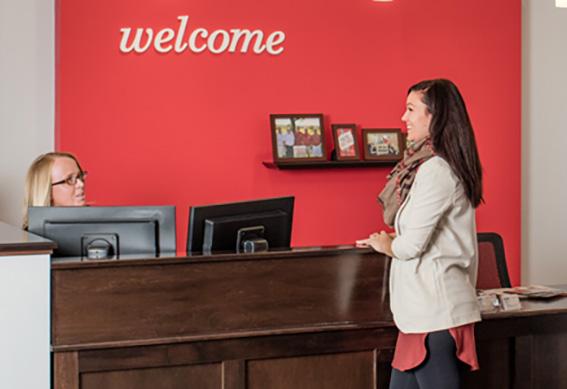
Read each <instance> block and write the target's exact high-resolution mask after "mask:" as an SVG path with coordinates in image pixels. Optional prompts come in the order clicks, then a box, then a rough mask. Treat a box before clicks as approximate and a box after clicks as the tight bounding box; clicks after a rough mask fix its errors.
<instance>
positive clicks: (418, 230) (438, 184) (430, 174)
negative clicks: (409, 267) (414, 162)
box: [392, 157, 457, 260]
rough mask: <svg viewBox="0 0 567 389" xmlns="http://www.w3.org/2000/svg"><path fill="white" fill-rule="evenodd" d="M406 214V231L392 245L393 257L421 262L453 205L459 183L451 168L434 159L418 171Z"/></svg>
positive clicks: (404, 227) (404, 228)
mask: <svg viewBox="0 0 567 389" xmlns="http://www.w3.org/2000/svg"><path fill="white" fill-rule="evenodd" d="M413 186H414V187H412V189H411V190H410V196H411V201H408V204H407V205H406V207H405V208H404V209H403V210H402V212H403V218H404V223H403V228H402V229H403V231H401V233H399V235H398V236H397V237H396V238H395V239H394V240H393V242H392V253H393V257H394V258H396V259H400V260H410V259H416V258H419V257H420V255H421V254H422V253H423V252H424V251H425V250H426V249H427V246H428V243H429V241H430V239H431V236H432V235H433V232H434V231H435V228H436V227H437V225H438V224H439V221H440V220H441V218H442V217H443V215H444V214H445V212H446V211H447V210H448V209H449V207H450V206H451V205H452V203H453V198H454V194H455V192H456V187H457V181H456V180H455V177H454V176H453V173H452V171H451V167H450V166H449V164H447V162H445V161H444V160H442V159H441V158H439V157H437V158H436V157H434V158H432V159H430V160H429V161H427V162H425V163H424V164H423V165H421V166H420V167H419V170H418V172H417V174H416V177H415V181H414V183H413Z"/></svg>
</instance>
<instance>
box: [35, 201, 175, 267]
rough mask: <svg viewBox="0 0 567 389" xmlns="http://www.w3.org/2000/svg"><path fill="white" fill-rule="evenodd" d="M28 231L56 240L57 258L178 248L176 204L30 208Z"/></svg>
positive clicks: (150, 253)
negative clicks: (176, 240) (176, 239)
mask: <svg viewBox="0 0 567 389" xmlns="http://www.w3.org/2000/svg"><path fill="white" fill-rule="evenodd" d="M29 232H32V233H34V234H37V235H40V236H43V237H45V238H47V239H50V240H53V241H55V242H56V243H57V249H56V250H55V251H54V253H53V256H54V257H85V258H120V255H128V254H142V255H148V256H159V255H160V254H164V253H174V252H175V249H176V247H175V207H174V206H129V207H30V209H29Z"/></svg>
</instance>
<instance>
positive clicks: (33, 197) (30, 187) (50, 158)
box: [22, 152, 83, 230]
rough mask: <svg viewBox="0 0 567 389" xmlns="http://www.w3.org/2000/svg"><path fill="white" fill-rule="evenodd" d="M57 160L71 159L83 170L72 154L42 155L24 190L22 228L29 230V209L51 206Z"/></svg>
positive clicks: (33, 168)
mask: <svg viewBox="0 0 567 389" xmlns="http://www.w3.org/2000/svg"><path fill="white" fill-rule="evenodd" d="M57 158H71V159H72V160H73V161H75V163H76V164H77V166H78V167H79V170H81V171H82V170H83V169H82V168H81V165H80V164H79V161H78V160H77V158H76V157H75V156H74V155H73V154H71V153H65V152H52V153H45V154H42V155H40V156H39V157H37V158H36V159H35V161H33V162H32V164H31V166H30V168H29V169H28V174H27V175H26V184H25V190H24V218H23V223H22V227H23V228H24V230H27V229H28V222H29V220H28V208H29V207H42V206H43V207H48V206H51V169H52V167H53V163H54V162H55V160H56V159H57Z"/></svg>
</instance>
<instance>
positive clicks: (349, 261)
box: [52, 247, 567, 389]
mask: <svg viewBox="0 0 567 389" xmlns="http://www.w3.org/2000/svg"><path fill="white" fill-rule="evenodd" d="M388 266H389V261H388V260H387V259H385V258H384V257H383V256H381V255H379V254H376V253H373V252H371V251H369V250H366V249H354V248H350V247H349V248H340V247H335V248H314V249H303V250H293V251H286V252H279V253H277V252H276V253H266V254H254V255H215V256H195V257H172V258H159V259H139V260H136V259H128V260H119V261H80V260H72V259H71V260H54V261H53V262H52V345H53V351H54V382H55V388H57V389H71V388H73V389H75V388H81V389H100V388H105V389H118V388H119V389H128V388H132V389H134V388H135V389H157V388H168V389H172V388H198V389H208V388H215V389H220V388H223V389H244V388H250V389H280V388H281V389H284V388H285V389H301V388H305V389H319V388H321V389H323V388H324V389H333V388H341V389H345V388H352V389H366V388H368V389H370V388H380V389H381V388H387V387H388V381H389V375H390V367H389V363H390V361H391V358H392V351H393V348H394V344H395V338H396V334H397V333H396V329H395V327H394V326H393V323H392V318H391V313H390V310H389V306H388ZM523 304H524V307H523V309H522V310H521V311H517V312H515V313H494V314H490V315H486V316H485V320H484V321H483V322H482V323H480V324H479V325H478V326H477V339H478V347H479V357H480V363H481V370H480V372H476V373H468V374H467V375H466V377H465V380H466V383H465V387H466V388H483V389H489V388H498V389H503V388H514V389H517V388H540V387H541V388H543V387H545V388H546V389H552V388H562V387H563V388H564V387H567V378H566V377H567V299H560V300H556V301H553V302H543V303H532V302H529V303H523Z"/></svg>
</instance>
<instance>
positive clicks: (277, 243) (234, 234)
mask: <svg viewBox="0 0 567 389" xmlns="http://www.w3.org/2000/svg"><path fill="white" fill-rule="evenodd" d="M293 202H294V197H279V198H272V199H262V200H254V201H243V202H238V203H226V204H214V205H207V206H199V207H191V209H190V211H189V232H188V237H187V253H188V254H191V253H204V254H210V253H211V252H220V251H229V252H254V251H265V250H266V249H270V250H274V249H288V248H289V245H290V242H291V227H292V222H293Z"/></svg>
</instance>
